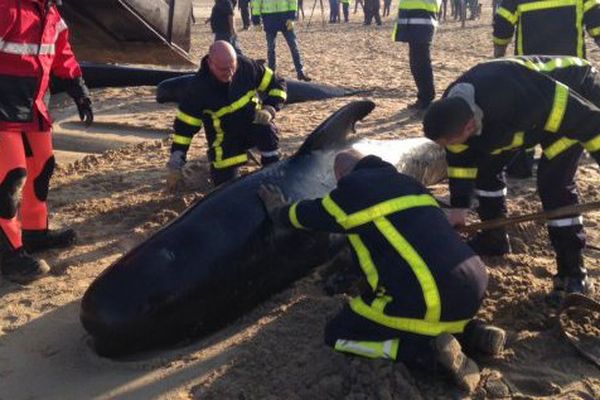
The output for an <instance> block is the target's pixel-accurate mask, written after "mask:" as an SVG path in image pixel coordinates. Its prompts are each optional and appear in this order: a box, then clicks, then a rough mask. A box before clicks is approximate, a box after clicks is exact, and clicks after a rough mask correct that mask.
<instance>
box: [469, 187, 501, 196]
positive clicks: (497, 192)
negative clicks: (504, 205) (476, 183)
mask: <svg viewBox="0 0 600 400" xmlns="http://www.w3.org/2000/svg"><path fill="white" fill-rule="evenodd" d="M506 193H507V191H506V188H504V189H500V190H481V189H475V194H476V195H477V196H479V197H504V196H506Z"/></svg>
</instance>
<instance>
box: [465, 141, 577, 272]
mask: <svg viewBox="0 0 600 400" xmlns="http://www.w3.org/2000/svg"><path fill="white" fill-rule="evenodd" d="M548 135H551V134H546V136H548ZM555 140H556V138H555V137H546V138H545V139H544V140H542V143H541V144H542V148H543V149H545V148H546V147H548V146H549V145H550V144H551V143H553V142H554V141H555ZM582 152H583V148H582V147H581V146H580V145H579V144H576V145H574V146H572V147H571V148H569V149H568V150H566V151H564V152H562V153H560V154H558V155H557V156H555V157H553V158H552V159H548V158H547V157H546V156H545V155H544V156H542V158H541V160H540V164H539V167H538V174H537V188H538V194H539V196H540V199H541V201H542V206H543V208H544V210H545V211H549V210H554V209H557V208H560V207H564V206H569V205H573V204H578V202H579V197H578V194H577V187H576V185H575V179H574V177H575V173H576V172H577V166H578V163H579V159H580V158H581V154H582ZM514 154H515V153H514V152H506V153H503V154H501V155H498V156H490V157H487V158H486V159H485V160H482V161H481V162H480V164H479V165H478V172H477V179H476V183H475V187H476V190H475V194H476V195H477V197H478V200H479V208H478V212H479V216H480V218H481V219H482V220H489V219H494V218H498V217H502V216H504V215H505V213H506V197H505V196H506V184H505V180H504V173H503V171H502V170H503V168H504V167H505V166H506V165H507V163H508V162H509V161H510V160H511V159H512V157H513V156H514ZM547 228H548V234H549V236H550V242H551V243H552V247H553V248H554V250H555V252H556V257H557V267H558V274H559V275H562V276H581V275H582V274H583V273H584V271H583V265H581V264H580V263H575V262H571V263H569V262H563V261H562V260H564V259H570V260H576V259H577V257H575V256H572V255H575V254H579V253H581V251H582V249H583V248H584V247H585V239H586V237H585V231H584V229H583V219H582V217H581V215H580V214H573V215H571V216H568V217H561V218H558V219H552V220H549V221H548V222H547Z"/></svg>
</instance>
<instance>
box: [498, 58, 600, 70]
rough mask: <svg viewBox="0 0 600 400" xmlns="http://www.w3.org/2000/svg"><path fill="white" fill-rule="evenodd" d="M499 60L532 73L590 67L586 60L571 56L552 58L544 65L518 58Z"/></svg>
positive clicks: (539, 62)
mask: <svg viewBox="0 0 600 400" xmlns="http://www.w3.org/2000/svg"><path fill="white" fill-rule="evenodd" d="M499 60H505V61H510V62H515V63H517V64H521V65H523V66H524V67H527V68H529V69H531V70H533V71H538V72H551V71H554V70H555V69H557V68H568V67H572V66H578V67H582V66H584V65H591V64H590V62H589V61H587V60H584V59H582V58H579V57H572V56H566V57H558V58H553V59H552V60H550V61H548V62H545V63H544V62H541V61H538V62H534V61H533V60H531V59H525V60H523V59H520V58H509V57H507V58H503V59H499Z"/></svg>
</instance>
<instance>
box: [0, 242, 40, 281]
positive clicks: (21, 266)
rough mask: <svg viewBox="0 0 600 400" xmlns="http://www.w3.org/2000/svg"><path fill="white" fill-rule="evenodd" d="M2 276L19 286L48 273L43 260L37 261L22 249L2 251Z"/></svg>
mask: <svg viewBox="0 0 600 400" xmlns="http://www.w3.org/2000/svg"><path fill="white" fill-rule="evenodd" d="M1 263H2V275H3V276H4V277H5V278H6V279H8V280H10V281H12V282H17V283H21V284H26V283H29V282H32V281H34V280H36V279H38V278H41V277H42V276H44V275H46V274H47V273H48V271H50V267H49V266H48V264H46V261H44V260H38V259H37V258H35V257H33V256H32V255H30V254H29V253H27V252H26V251H25V249H23V247H21V248H19V249H17V250H12V251H4V252H3V254H2V262H1Z"/></svg>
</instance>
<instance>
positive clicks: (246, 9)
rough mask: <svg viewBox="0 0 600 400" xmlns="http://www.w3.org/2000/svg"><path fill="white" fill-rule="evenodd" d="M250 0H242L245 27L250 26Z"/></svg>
mask: <svg viewBox="0 0 600 400" xmlns="http://www.w3.org/2000/svg"><path fill="white" fill-rule="evenodd" d="M249 6H250V1H249V0H240V14H241V16H242V23H243V24H244V29H247V28H249V27H250V7H249Z"/></svg>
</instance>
